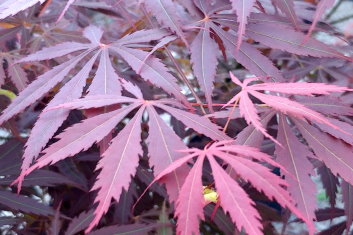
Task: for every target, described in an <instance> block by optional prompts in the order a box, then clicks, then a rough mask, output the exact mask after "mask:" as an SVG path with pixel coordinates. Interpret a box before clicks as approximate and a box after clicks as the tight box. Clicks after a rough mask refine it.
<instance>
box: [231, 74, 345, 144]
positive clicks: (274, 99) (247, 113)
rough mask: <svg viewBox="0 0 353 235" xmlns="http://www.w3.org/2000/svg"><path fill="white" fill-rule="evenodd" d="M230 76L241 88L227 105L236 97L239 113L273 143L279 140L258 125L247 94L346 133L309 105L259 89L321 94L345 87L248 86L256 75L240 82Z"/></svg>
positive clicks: (287, 92) (292, 84) (273, 84)
mask: <svg viewBox="0 0 353 235" xmlns="http://www.w3.org/2000/svg"><path fill="white" fill-rule="evenodd" d="M230 77H231V79H232V81H233V82H234V83H236V84H237V85H239V86H240V87H241V88H242V90H241V92H239V93H238V94H237V95H235V96H234V97H233V98H232V99H231V100H230V101H229V102H228V103H227V105H230V104H232V103H235V102H238V101H239V108H240V114H241V115H242V116H243V117H245V120H246V121H247V123H248V124H251V123H252V124H253V125H254V126H255V128H256V129H257V130H259V131H261V132H262V133H263V134H264V135H265V136H266V137H268V138H270V139H272V140H273V141H275V142H276V143H278V142H277V141H276V140H275V139H274V138H273V137H272V136H270V135H269V134H267V132H266V130H265V129H264V127H263V126H262V125H261V123H260V121H259V120H260V119H259V116H258V114H257V110H256V107H255V105H254V104H253V102H252V101H251V99H250V97H249V95H252V96H254V97H256V98H257V99H259V100H261V101H262V102H264V103H265V104H267V105H269V106H270V107H271V108H273V109H275V110H277V111H278V112H281V113H284V114H287V115H289V116H292V117H297V118H300V119H305V118H306V119H309V120H313V121H317V122H319V123H323V124H325V125H328V126H330V127H332V128H334V129H337V130H340V131H342V132H344V133H346V132H345V131H343V130H342V129H340V128H339V127H338V126H336V125H334V124H332V123H331V122H330V121H329V120H328V119H327V118H325V117H324V116H323V115H321V114H320V113H318V112H316V111H314V110H311V109H308V108H306V107H305V106H304V105H302V104H300V103H297V102H295V101H292V100H290V99H288V98H285V97H280V96H275V95H268V94H263V93H260V92H259V91H272V92H279V93H284V94H298V95H307V96H311V95H313V94H321V95H324V94H328V93H329V92H344V91H348V90H350V89H348V88H345V87H338V86H334V85H326V84H323V83H321V84H320V83H315V84H314V83H313V84H310V83H285V84H284V83H263V84H254V85H250V86H249V83H251V82H254V81H256V80H257V78H247V79H245V80H244V82H241V81H240V80H239V79H238V78H237V77H235V76H234V75H233V74H232V73H230Z"/></svg>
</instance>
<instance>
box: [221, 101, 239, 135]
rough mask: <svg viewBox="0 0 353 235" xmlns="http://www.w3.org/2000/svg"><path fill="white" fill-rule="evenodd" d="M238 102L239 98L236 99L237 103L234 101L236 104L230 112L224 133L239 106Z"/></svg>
mask: <svg viewBox="0 0 353 235" xmlns="http://www.w3.org/2000/svg"><path fill="white" fill-rule="evenodd" d="M238 103H239V98H238V99H237V100H236V101H235V103H234V105H233V108H232V110H231V111H230V114H229V117H228V119H227V122H226V125H225V126H224V128H223V132H224V133H225V132H226V131H227V128H228V126H229V123H230V119H231V117H232V115H233V113H234V111H235V107H237V105H238Z"/></svg>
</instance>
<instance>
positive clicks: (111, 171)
mask: <svg viewBox="0 0 353 235" xmlns="http://www.w3.org/2000/svg"><path fill="white" fill-rule="evenodd" d="M143 112H144V107H143V108H141V109H139V111H138V112H137V114H136V115H135V116H134V117H133V118H132V119H131V120H130V122H129V123H128V124H127V125H126V126H125V128H124V129H123V130H122V131H120V133H119V134H118V135H117V136H116V137H115V138H114V139H113V140H112V141H111V145H110V146H109V148H108V149H107V151H105V152H104V154H103V156H102V159H101V160H100V161H99V163H98V165H97V167H96V170H99V169H101V172H100V173H99V175H98V178H97V181H96V182H95V184H94V186H93V187H92V190H98V195H97V197H96V199H95V202H96V203H98V206H97V208H96V210H95V212H94V214H95V217H94V219H93V221H92V222H91V223H90V225H89V227H88V228H87V229H86V230H85V232H86V233H88V232H90V231H91V230H92V229H93V227H94V226H96V225H97V224H98V222H99V220H100V218H101V217H102V216H103V215H104V214H105V213H106V212H107V211H108V209H109V206H110V202H111V200H112V199H113V198H114V199H115V200H117V201H119V199H120V195H121V193H122V190H123V189H125V190H127V189H128V187H129V184H130V181H131V176H134V175H135V172H136V168H137V166H138V161H139V155H142V153H143V152H142V147H141V146H140V142H141V118H142V114H143Z"/></svg>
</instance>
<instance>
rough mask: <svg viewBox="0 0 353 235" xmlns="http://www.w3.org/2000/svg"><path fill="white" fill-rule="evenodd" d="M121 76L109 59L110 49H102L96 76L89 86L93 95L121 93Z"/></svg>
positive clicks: (90, 93)
mask: <svg viewBox="0 0 353 235" xmlns="http://www.w3.org/2000/svg"><path fill="white" fill-rule="evenodd" d="M118 79H119V76H118V75H117V74H116V72H115V70H114V68H113V65H112V63H111V61H110V59H109V51H108V49H106V48H104V49H102V52H101V56H100V61H99V65H98V69H97V72H96V76H95V77H94V79H93V81H92V84H91V85H90V87H89V93H88V94H89V96H91V95H121V85H120V82H119V80H118Z"/></svg>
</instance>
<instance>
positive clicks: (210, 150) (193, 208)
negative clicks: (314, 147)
mask: <svg viewBox="0 0 353 235" xmlns="http://www.w3.org/2000/svg"><path fill="white" fill-rule="evenodd" d="M185 152H189V155H186V156H185V157H183V158H181V159H179V160H177V161H175V162H173V163H172V164H171V165H170V166H168V167H167V168H166V169H165V170H163V171H162V172H161V173H160V174H159V175H158V176H157V177H156V178H155V180H154V182H156V181H159V180H161V179H163V177H165V176H166V175H168V174H170V173H171V172H173V171H175V170H176V169H177V168H178V167H180V166H182V165H183V164H185V163H187V162H189V161H191V159H193V158H194V157H197V158H198V159H197V160H196V162H195V164H194V166H193V168H192V169H191V171H190V173H189V175H188V176H187V179H186V180H185V182H184V185H183V186H182V190H181V192H180V194H179V198H178V200H177V208H176V211H177V213H176V216H177V217H178V223H177V234H184V232H185V228H187V231H188V232H189V233H190V234H191V233H192V232H194V233H196V234H198V231H199V230H198V228H199V219H203V209H202V208H203V206H204V205H202V200H201V196H202V194H201V192H202V188H200V187H201V186H202V181H201V177H202V172H201V167H202V163H203V162H204V159H206V158H207V159H208V161H209V162H210V164H211V168H212V174H213V177H214V180H215V185H216V189H217V193H218V195H219V198H218V200H219V201H220V205H221V206H222V207H223V209H224V210H225V211H227V212H229V214H230V216H231V218H232V220H233V222H234V223H235V224H236V225H237V226H238V228H239V229H241V228H244V229H245V230H246V231H247V232H248V233H249V234H262V231H261V229H262V225H261V223H260V221H259V220H258V219H259V218H260V216H259V214H258V212H257V211H256V209H255V208H254V207H253V205H254V202H253V201H252V200H251V199H250V198H249V197H248V195H247V194H246V193H245V192H244V190H243V189H242V188H241V187H240V186H239V185H238V183H237V182H236V181H234V179H233V178H231V177H230V176H229V175H228V174H227V173H226V171H225V170H224V169H223V168H222V167H221V166H219V163H217V161H216V160H215V158H214V157H217V158H219V159H221V160H223V161H224V162H225V163H228V164H229V166H230V167H231V168H232V169H233V170H234V171H235V172H236V173H237V174H238V175H240V176H241V177H242V178H243V179H245V180H246V181H249V182H250V183H251V184H252V185H253V186H254V187H255V188H256V189H257V190H259V191H263V192H264V193H265V195H266V196H267V197H269V198H270V199H275V200H276V201H277V202H278V203H280V204H281V205H282V206H284V207H288V208H289V209H290V210H291V211H292V212H294V213H295V214H296V215H297V216H298V217H299V218H300V219H303V220H304V221H305V222H307V223H309V222H308V221H307V220H306V219H305V217H303V216H302V214H301V213H300V212H299V211H298V210H297V209H296V208H295V206H294V205H293V204H292V201H291V197H290V195H289V194H288V192H286V191H285V190H284V188H282V186H286V183H285V182H284V180H282V179H281V178H280V177H278V176H276V175H275V174H273V173H271V172H270V170H269V169H268V168H266V167H264V166H262V165H261V164H259V163H255V162H253V161H251V159H252V158H256V159H258V160H260V159H261V160H260V161H262V162H263V161H264V162H267V163H269V164H272V163H274V161H273V160H271V157H270V156H268V155H266V154H264V153H261V152H259V151H258V150H257V149H254V148H251V147H247V146H240V145H233V144H231V141H220V142H215V143H214V144H212V145H210V146H209V147H206V148H205V149H204V150H198V149H189V150H185ZM276 165H277V166H278V164H276ZM191 195H194V196H193V197H192V196H191ZM200 195H201V196H200ZM195 197H196V198H199V199H196V200H195Z"/></svg>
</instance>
